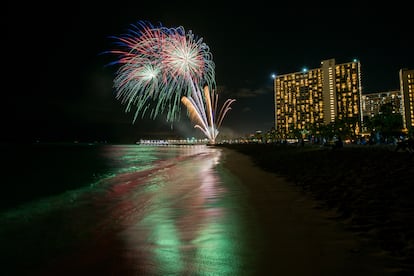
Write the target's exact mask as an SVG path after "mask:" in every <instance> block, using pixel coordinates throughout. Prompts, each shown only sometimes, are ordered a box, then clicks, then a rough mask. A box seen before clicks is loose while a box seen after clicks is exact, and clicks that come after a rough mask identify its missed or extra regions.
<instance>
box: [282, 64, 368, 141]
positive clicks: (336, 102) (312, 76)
mask: <svg viewBox="0 0 414 276" xmlns="http://www.w3.org/2000/svg"><path fill="white" fill-rule="evenodd" d="M274 95H275V97H274V100H275V130H276V134H277V136H279V138H290V137H295V136H297V133H298V132H299V133H306V131H307V130H309V129H310V128H315V129H319V128H320V127H321V126H322V125H327V124H329V123H332V122H334V121H335V120H336V119H339V120H343V121H344V122H346V123H347V124H348V125H349V126H350V127H351V128H352V129H354V130H355V133H356V134H359V132H360V130H361V125H362V105H361V98H362V87H361V64H360V62H359V61H357V60H354V61H352V62H349V63H342V64H336V63H335V59H329V60H324V61H322V62H321V67H320V68H316V69H312V70H303V71H301V72H295V73H290V74H285V75H278V76H275V77H274Z"/></svg>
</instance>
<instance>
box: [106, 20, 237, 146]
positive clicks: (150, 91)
mask: <svg viewBox="0 0 414 276" xmlns="http://www.w3.org/2000/svg"><path fill="white" fill-rule="evenodd" d="M114 38H115V39H116V41H117V43H116V45H117V46H119V49H116V50H111V51H108V52H107V53H111V54H116V55H118V56H119V58H118V60H117V61H115V62H112V63H111V64H120V65H121V67H120V68H119V69H118V71H117V73H116V76H115V79H114V88H115V91H116V98H117V99H119V100H121V102H122V104H125V105H126V108H125V110H126V112H129V111H131V109H133V108H135V115H134V120H133V121H134V122H135V120H136V119H137V116H138V115H139V114H141V116H142V117H143V116H144V115H145V114H146V112H150V117H151V118H153V119H155V118H156V117H157V116H158V115H159V114H161V113H164V112H166V119H167V121H169V122H173V121H176V120H178V119H179V114H180V106H181V103H184V105H185V106H186V107H187V109H188V114H189V115H190V118H193V119H194V118H195V117H194V116H193V115H191V114H192V113H199V114H200V116H202V114H206V116H208V118H210V119H208V120H207V121H205V122H204V123H207V125H208V126H209V127H205V126H201V125H203V124H201V125H199V124H197V125H196V127H197V128H200V129H201V130H202V131H203V133H204V134H205V135H206V136H207V137H208V139H209V140H210V142H213V143H214V141H215V138H216V137H217V133H218V128H217V127H218V126H219V125H220V124H221V121H222V118H219V117H218V119H219V120H218V121H217V122H214V118H213V117H214V115H213V113H214V112H215V108H214V105H215V104H216V103H214V101H213V102H212V97H211V95H210V92H208V93H204V94H203V93H202V92H201V91H202V90H203V89H204V90H205V88H204V87H207V91H208V88H209V87H210V88H212V89H213V90H214V87H215V64H214V62H213V60H212V54H211V53H210V49H209V47H208V46H207V45H206V44H205V43H204V42H203V39H202V38H196V37H195V35H194V34H193V33H192V32H191V31H189V32H185V30H184V28H183V27H182V26H180V27H177V28H166V27H163V26H162V25H161V24H160V25H158V26H155V25H152V24H151V23H148V22H145V21H139V22H138V24H137V25H132V28H131V29H129V31H128V33H127V34H125V35H123V36H120V37H114ZM212 95H213V96H214V95H216V94H215V93H213V94H212ZM182 99H183V100H182ZM213 99H215V96H214V97H213ZM187 101H189V102H192V101H193V103H192V104H189V103H187ZM232 102H234V100H228V101H226V103H225V105H224V107H223V108H224V110H223V113H224V114H226V112H227V111H228V110H229V109H230V108H229V106H230V104H231V103H232ZM212 104H213V106H212ZM195 107H197V109H195ZM202 107H204V108H206V109H207V110H204V111H201V108H202ZM194 110H197V112H195V111H194ZM210 113H211V115H208V114H210ZM224 114H223V115H222V117H224ZM206 118H207V117H206ZM197 122H200V121H197Z"/></svg>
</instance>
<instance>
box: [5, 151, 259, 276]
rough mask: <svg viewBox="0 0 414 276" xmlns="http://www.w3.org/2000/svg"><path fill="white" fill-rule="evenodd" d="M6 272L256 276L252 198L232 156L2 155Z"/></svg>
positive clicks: (155, 153) (142, 153) (218, 153)
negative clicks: (226, 164)
mask: <svg viewBox="0 0 414 276" xmlns="http://www.w3.org/2000/svg"><path fill="white" fill-rule="evenodd" d="M3 153H4V154H3V158H4V160H6V161H8V162H7V164H6V165H4V166H3V170H4V171H3V172H2V178H3V181H2V184H1V188H2V193H1V204H2V205H1V207H2V208H1V211H0V226H1V227H0V244H1V245H2V246H1V256H0V257H1V259H2V262H3V263H4V264H6V265H4V266H3V267H2V271H3V272H6V275H9V274H7V273H10V275H15V274H16V275H18V274H25V275H79V273H81V272H85V271H88V273H89V274H90V275H91V274H92V275H242V274H244V275H247V274H249V273H250V272H251V271H253V269H254V267H255V266H256V263H255V258H256V257H255V256H257V255H258V254H255V253H254V249H253V247H252V246H251V245H250V244H249V243H250V241H251V240H252V237H255V234H254V230H252V229H255V228H254V227H248V224H249V223H250V224H251V223H252V222H248V221H249V219H248V218H246V216H247V215H246V214H248V213H249V211H248V207H247V206H246V205H245V203H244V202H245V201H244V197H245V196H246V195H245V194H244V193H243V192H242V191H240V190H239V188H237V179H236V178H235V177H234V176H232V175H231V174H230V173H229V172H228V171H226V170H225V169H224V168H223V166H222V162H223V160H224V158H225V154H224V152H223V149H220V148H217V147H209V146H205V145H198V146H144V145H94V144H42V145H40V144H39V145H30V146H29V145H25V146H21V145H13V146H3Z"/></svg>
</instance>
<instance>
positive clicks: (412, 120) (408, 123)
mask: <svg viewBox="0 0 414 276" xmlns="http://www.w3.org/2000/svg"><path fill="white" fill-rule="evenodd" d="M400 90H401V95H402V114H403V125H404V128H405V129H410V128H411V129H412V130H414V70H408V69H401V70H400Z"/></svg>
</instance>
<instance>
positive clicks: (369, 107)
mask: <svg viewBox="0 0 414 276" xmlns="http://www.w3.org/2000/svg"><path fill="white" fill-rule="evenodd" d="M388 103H391V104H392V108H393V110H392V112H393V113H399V114H403V101H402V94H401V91H400V90H393V91H387V92H379V93H369V94H365V95H362V116H364V117H365V116H366V117H370V118H372V117H374V116H375V115H377V114H378V113H379V112H380V109H381V106H383V105H384V104H388Z"/></svg>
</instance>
